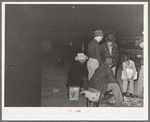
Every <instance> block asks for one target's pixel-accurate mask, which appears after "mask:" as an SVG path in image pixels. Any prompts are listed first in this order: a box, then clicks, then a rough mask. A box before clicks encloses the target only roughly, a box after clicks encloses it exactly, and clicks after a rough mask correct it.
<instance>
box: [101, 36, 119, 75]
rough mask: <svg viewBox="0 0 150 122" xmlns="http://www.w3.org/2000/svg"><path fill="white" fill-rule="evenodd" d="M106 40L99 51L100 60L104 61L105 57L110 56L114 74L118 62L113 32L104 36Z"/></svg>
mask: <svg viewBox="0 0 150 122" xmlns="http://www.w3.org/2000/svg"><path fill="white" fill-rule="evenodd" d="M105 40H106V42H105V43H103V44H102V45H101V48H100V52H101V56H102V61H103V62H105V60H106V59H107V58H112V61H113V65H112V70H113V73H114V75H115V72H116V66H117V62H118V56H119V53H118V47H117V45H116V44H115V42H114V41H115V37H114V35H113V34H108V36H107V37H106V39H105Z"/></svg>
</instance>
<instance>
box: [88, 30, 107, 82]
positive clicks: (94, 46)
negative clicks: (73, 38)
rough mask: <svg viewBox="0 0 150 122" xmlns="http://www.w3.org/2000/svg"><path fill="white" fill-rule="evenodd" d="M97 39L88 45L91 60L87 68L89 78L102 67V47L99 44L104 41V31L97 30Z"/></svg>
mask: <svg viewBox="0 0 150 122" xmlns="http://www.w3.org/2000/svg"><path fill="white" fill-rule="evenodd" d="M94 33H95V35H94V36H95V37H94V39H93V40H92V41H90V42H89V44H88V57H89V60H88V62H87V68H88V78H89V80H90V78H91V77H92V76H93V74H94V72H95V70H96V69H97V68H98V67H99V66H100V65H102V59H101V55H100V51H99V48H100V45H99V42H100V41H101V40H102V38H103V36H104V34H103V31H102V30H97V31H95V32H94Z"/></svg>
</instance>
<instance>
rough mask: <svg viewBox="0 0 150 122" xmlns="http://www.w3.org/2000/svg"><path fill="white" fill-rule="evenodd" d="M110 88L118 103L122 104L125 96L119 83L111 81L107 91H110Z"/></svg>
mask: <svg viewBox="0 0 150 122" xmlns="http://www.w3.org/2000/svg"><path fill="white" fill-rule="evenodd" d="M110 90H112V93H113V95H114V98H115V101H116V104H120V103H121V102H122V101H123V96H122V93H121V90H120V87H119V85H118V84H117V83H109V84H108V88H107V91H110Z"/></svg>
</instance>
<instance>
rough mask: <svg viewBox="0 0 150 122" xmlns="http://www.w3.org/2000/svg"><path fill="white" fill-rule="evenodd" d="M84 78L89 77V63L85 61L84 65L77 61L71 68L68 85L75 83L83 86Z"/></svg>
mask: <svg viewBox="0 0 150 122" xmlns="http://www.w3.org/2000/svg"><path fill="white" fill-rule="evenodd" d="M82 78H88V70H87V63H86V62H85V63H84V64H83V65H82V64H81V63H80V62H78V61H75V63H74V64H73V66H72V67H71V68H70V70H69V73H68V80H67V84H66V86H72V85H74V86H80V87H83V85H84V82H83V80H82Z"/></svg>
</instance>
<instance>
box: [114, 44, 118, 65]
mask: <svg viewBox="0 0 150 122" xmlns="http://www.w3.org/2000/svg"><path fill="white" fill-rule="evenodd" d="M114 45H115V55H114V60H113V63H114V65H115V66H116V65H117V62H118V56H119V52H118V47H117V45H116V44H114Z"/></svg>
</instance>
